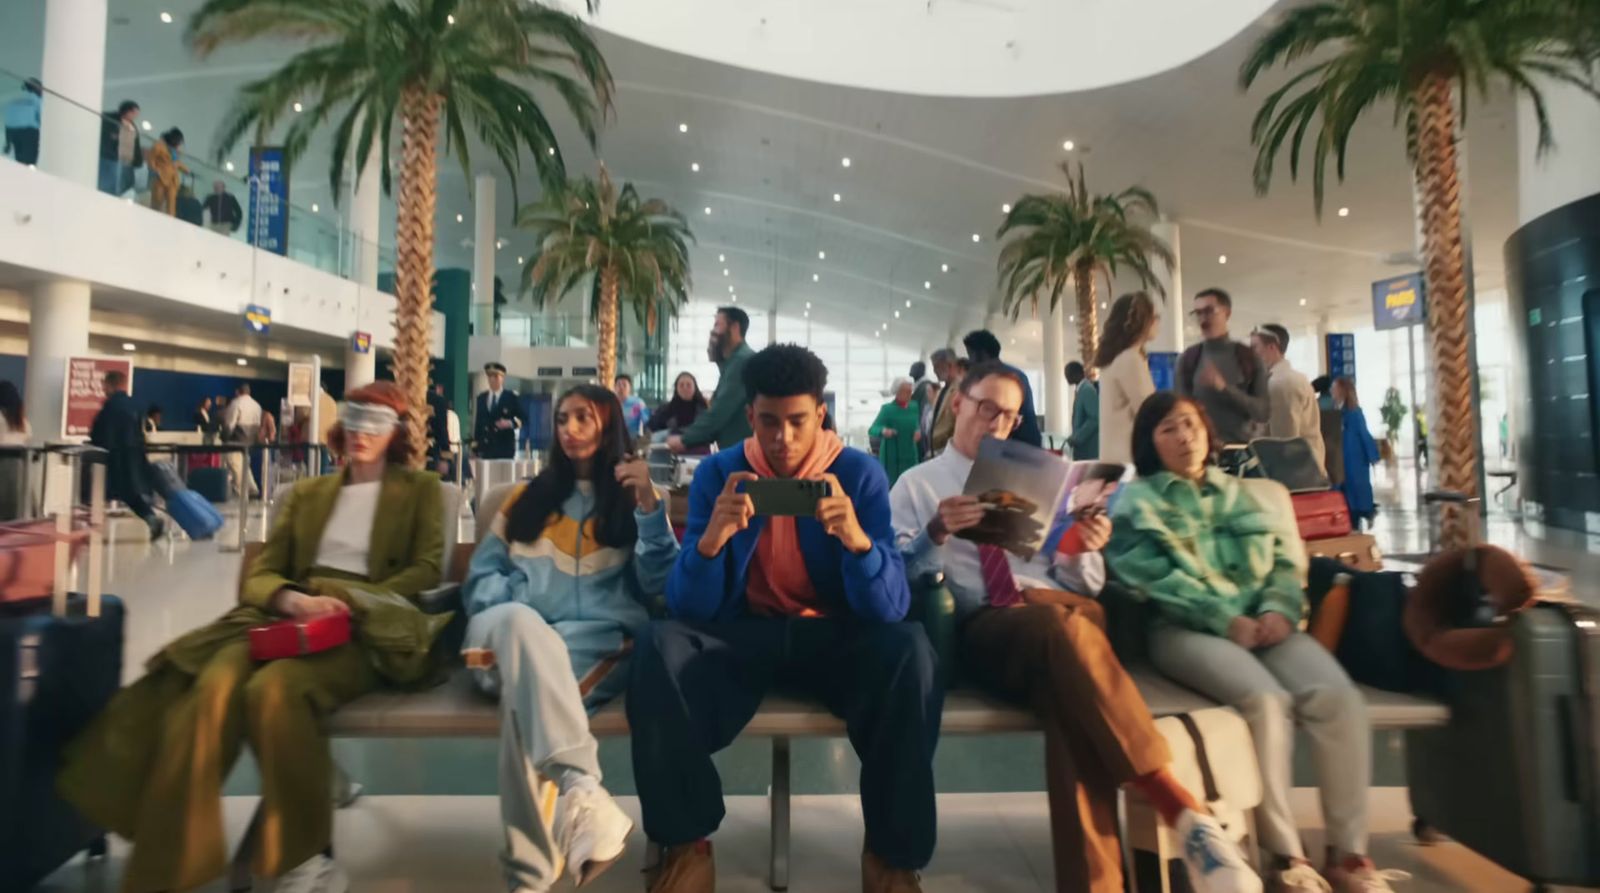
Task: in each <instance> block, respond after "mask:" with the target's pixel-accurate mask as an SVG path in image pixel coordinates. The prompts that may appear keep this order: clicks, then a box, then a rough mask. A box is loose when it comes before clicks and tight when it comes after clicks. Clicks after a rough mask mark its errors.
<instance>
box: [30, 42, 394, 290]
mask: <svg viewBox="0 0 1600 893" xmlns="http://www.w3.org/2000/svg"><path fill="white" fill-rule="evenodd" d="M24 84H25V81H24V79H23V78H22V77H20V76H18V75H16V74H14V73H12V72H11V71H8V70H6V69H4V68H0V108H4V109H6V110H7V113H8V116H9V115H10V114H11V112H12V111H13V108H15V112H16V113H17V114H18V115H19V116H22V117H26V114H27V109H26V107H25V105H23V104H25V103H27V102H28V101H29V100H28V97H27V93H26V92H25V90H24ZM43 96H44V97H45V98H46V101H44V102H43V109H42V114H43V115H56V114H69V115H80V116H83V118H84V123H85V127H84V128H83V131H84V132H85V133H94V134H96V135H97V137H98V140H99V142H100V144H101V151H100V153H99V170H98V183H97V185H98V186H99V188H100V190H101V191H102V192H107V193H110V194H113V195H117V196H120V197H122V198H124V199H126V200H128V201H129V202H130V203H133V204H137V205H141V206H144V207H148V208H150V209H151V210H152V212H153V213H161V214H167V215H169V216H173V217H177V218H180V219H183V220H188V221H189V222H191V223H194V224H195V225H196V226H201V227H204V228H206V229H208V230H210V231H212V232H213V233H215V234H216V235H217V236H218V237H219V238H227V239H233V240H235V241H239V242H249V241H250V234H251V232H252V227H251V225H250V224H251V219H250V215H251V211H252V208H251V202H250V194H251V183H250V179H249V175H248V172H246V171H244V170H240V169H238V167H237V166H236V165H235V164H234V163H233V162H226V163H224V164H223V165H221V166H218V165H216V164H213V163H211V162H210V161H209V160H208V159H206V158H204V157H203V156H200V155H194V154H190V153H188V152H185V151H183V149H182V148H181V147H180V149H179V150H178V151H177V152H176V153H175V154H173V155H171V156H170V157H172V160H173V162H174V164H173V166H172V168H170V169H166V171H165V172H166V173H168V174H169V175H170V176H168V177H165V178H164V177H162V176H158V175H156V174H155V173H153V171H152V163H151V159H152V156H153V155H156V156H157V157H163V158H165V157H168V153H165V152H161V153H157V152H156V145H157V142H158V141H159V140H161V135H160V134H161V133H162V132H163V131H164V130H166V129H167V127H168V126H169V124H168V122H153V121H150V120H148V119H141V120H137V122H136V129H135V130H134V132H133V138H134V141H135V143H136V144H137V148H136V149H135V150H134V153H133V159H134V162H135V163H134V164H131V165H129V164H123V163H122V162H121V160H119V158H118V157H117V151H116V143H115V141H116V139H117V136H116V135H117V133H118V131H117V129H116V127H117V125H116V122H115V119H114V115H115V112H114V111H113V112H111V113H109V114H108V113H105V112H101V111H98V110H94V109H88V108H85V107H83V106H81V105H79V104H77V103H74V102H72V101H71V100H69V99H66V98H65V97H62V96H60V95H58V94H54V93H51V92H50V91H49V89H48V87H46V88H44V90H43ZM14 104H15V105H14ZM179 127H180V129H181V128H182V123H181V122H180V123H179ZM191 127H192V128H197V125H191ZM91 128H92V130H91ZM7 130H8V134H9V135H8V138H7V145H6V147H5V148H6V152H5V156H6V157H7V160H10V161H16V162H22V163H27V162H30V161H34V162H36V161H37V159H38V158H40V157H43V158H48V157H49V156H48V153H49V152H50V148H51V147H50V146H48V145H41V143H40V136H41V134H39V132H38V131H34V132H33V133H32V134H29V133H27V132H26V131H27V128H21V129H12V128H7ZM108 155H109V156H110V157H107V156H108ZM157 165H158V166H161V167H163V168H165V165H160V164H159V163H157ZM42 167H44V168H46V169H48V167H49V165H48V164H46V165H43V166H42ZM283 216H284V217H285V218H286V220H285V224H286V230H287V232H286V233H285V235H286V236H287V238H286V239H284V240H283V246H282V250H281V251H279V250H278V249H277V248H276V247H275V246H270V245H269V244H268V242H267V241H266V240H264V239H263V240H260V244H261V245H262V250H271V251H274V252H275V253H279V254H282V255H283V256H285V257H288V258H289V259H291V260H294V261H297V262H299V263H303V264H305V265H307V266H310V267H315V268H316V269H319V270H323V271H324V272H328V273H332V274H333V275H336V276H339V277H341V278H344V279H360V278H363V273H364V270H363V267H365V266H366V264H365V263H364V258H370V257H371V256H372V255H373V253H374V252H373V249H374V247H376V256H377V261H376V264H377V270H376V271H374V272H373V273H371V274H369V275H372V276H373V278H376V276H377V275H378V274H381V273H384V272H392V271H393V270H394V267H395V250H394V246H393V244H392V243H391V244H384V243H379V244H378V245H376V246H374V245H373V243H372V241H371V240H364V239H362V238H360V237H359V235H358V233H357V232H355V231H353V230H351V229H350V228H349V227H348V226H346V225H345V222H344V219H343V215H341V214H340V213H339V212H338V210H337V209H335V208H332V207H325V206H321V205H318V204H310V205H307V204H306V203H304V202H300V203H296V202H293V201H291V202H288V203H287V207H286V208H285V210H284V212H283Z"/></svg>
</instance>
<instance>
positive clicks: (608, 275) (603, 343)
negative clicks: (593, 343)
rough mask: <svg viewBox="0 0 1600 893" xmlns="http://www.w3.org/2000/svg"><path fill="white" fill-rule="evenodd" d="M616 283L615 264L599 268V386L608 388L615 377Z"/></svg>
mask: <svg viewBox="0 0 1600 893" xmlns="http://www.w3.org/2000/svg"><path fill="white" fill-rule="evenodd" d="M617 283H618V274H617V267H616V265H615V264H609V263H608V264H606V265H605V266H604V267H603V268H601V270H600V360H599V366H600V386H601V387H606V388H609V387H611V383H612V382H614V381H615V380H616V378H617Z"/></svg>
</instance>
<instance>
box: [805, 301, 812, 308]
mask: <svg viewBox="0 0 1600 893" xmlns="http://www.w3.org/2000/svg"><path fill="white" fill-rule="evenodd" d="M806 309H807V310H810V309H811V302H810V301H807V302H806Z"/></svg>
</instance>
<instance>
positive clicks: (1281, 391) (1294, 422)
mask: <svg viewBox="0 0 1600 893" xmlns="http://www.w3.org/2000/svg"><path fill="white" fill-rule="evenodd" d="M1250 349H1251V350H1254V351H1255V352H1256V356H1257V357H1258V358H1260V360H1261V363H1262V365H1264V366H1266V367H1267V436H1268V437H1298V438H1300V439H1301V440H1304V441H1305V442H1306V443H1307V444H1310V446H1311V453H1312V455H1314V456H1316V458H1317V466H1318V467H1321V466H1323V465H1325V464H1326V460H1327V450H1325V449H1323V446H1322V412H1321V410H1319V409H1317V392H1316V391H1315V390H1314V389H1312V387H1311V382H1310V381H1309V380H1308V379H1307V378H1306V377H1305V375H1304V374H1303V373H1301V372H1300V371H1299V370H1298V369H1296V368H1294V367H1293V366H1291V365H1289V358H1288V357H1286V356H1284V351H1286V350H1288V349H1289V330H1288V329H1286V328H1284V327H1283V326H1280V325H1278V324H1277V323H1267V324H1266V325H1264V326H1262V327H1260V328H1258V329H1256V330H1255V331H1254V332H1251V333H1250Z"/></svg>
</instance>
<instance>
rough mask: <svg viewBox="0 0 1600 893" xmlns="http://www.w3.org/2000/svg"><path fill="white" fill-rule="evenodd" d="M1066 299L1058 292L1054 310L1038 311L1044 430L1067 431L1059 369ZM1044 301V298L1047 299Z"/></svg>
mask: <svg viewBox="0 0 1600 893" xmlns="http://www.w3.org/2000/svg"><path fill="white" fill-rule="evenodd" d="M1069 299H1070V297H1069V295H1067V294H1062V296H1061V301H1060V302H1058V303H1057V304H1056V307H1055V309H1054V310H1041V313H1042V316H1043V318H1042V320H1041V324H1042V325H1043V326H1044V406H1043V407H1041V409H1043V410H1044V417H1045V424H1044V425H1042V426H1040V427H1042V428H1044V429H1045V430H1048V431H1053V432H1065V431H1066V430H1067V380H1066V378H1065V377H1064V374H1063V372H1062V369H1063V367H1065V366H1066V364H1067V359H1066V351H1065V349H1064V347H1063V345H1062V339H1063V338H1064V337H1066V324H1067V312H1066V308H1065V307H1064V306H1063V305H1064V304H1066V302H1067V301H1068V300H1069ZM1047 300H1048V299H1047Z"/></svg>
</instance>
